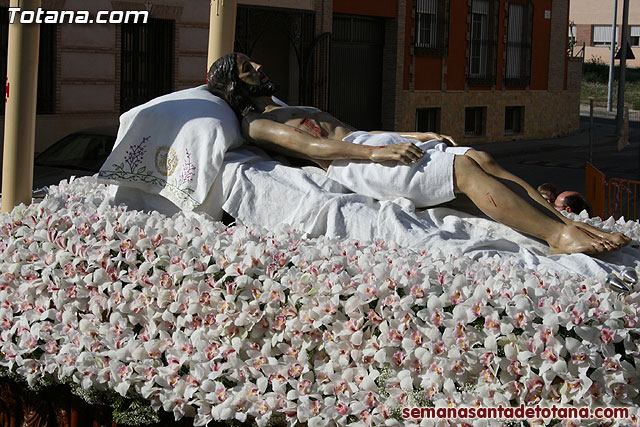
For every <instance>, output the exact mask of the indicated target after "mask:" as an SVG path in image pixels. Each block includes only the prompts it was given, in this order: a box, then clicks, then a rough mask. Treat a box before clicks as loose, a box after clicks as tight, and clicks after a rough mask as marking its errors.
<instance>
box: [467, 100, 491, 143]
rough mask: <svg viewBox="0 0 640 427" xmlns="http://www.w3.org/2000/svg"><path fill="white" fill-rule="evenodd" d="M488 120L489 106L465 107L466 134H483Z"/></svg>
mask: <svg viewBox="0 0 640 427" xmlns="http://www.w3.org/2000/svg"><path fill="white" fill-rule="evenodd" d="M486 122H487V107H467V108H465V109H464V135H465V136H483V135H484V133H485V129H486Z"/></svg>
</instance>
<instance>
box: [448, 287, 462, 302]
mask: <svg viewBox="0 0 640 427" xmlns="http://www.w3.org/2000/svg"><path fill="white" fill-rule="evenodd" d="M462 297H463V295H462V292H460V290H459V289H456V290H455V291H453V292H452V293H451V294H450V295H449V300H450V301H451V303H452V304H460V301H462Z"/></svg>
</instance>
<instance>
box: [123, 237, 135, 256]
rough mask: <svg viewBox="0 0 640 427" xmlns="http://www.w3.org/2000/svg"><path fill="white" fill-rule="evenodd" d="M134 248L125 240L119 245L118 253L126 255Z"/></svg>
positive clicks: (130, 242)
mask: <svg viewBox="0 0 640 427" xmlns="http://www.w3.org/2000/svg"><path fill="white" fill-rule="evenodd" d="M134 247H135V245H134V244H133V242H132V241H131V239H127V240H125V241H124V242H122V243H121V244H120V252H122V253H127V252H128V251H130V250H132V249H133V248H134Z"/></svg>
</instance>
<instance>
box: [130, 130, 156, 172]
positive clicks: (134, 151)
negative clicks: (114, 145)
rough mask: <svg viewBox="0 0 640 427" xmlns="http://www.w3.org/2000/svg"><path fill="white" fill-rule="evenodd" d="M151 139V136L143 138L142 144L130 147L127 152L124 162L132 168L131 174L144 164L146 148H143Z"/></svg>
mask: <svg viewBox="0 0 640 427" xmlns="http://www.w3.org/2000/svg"><path fill="white" fill-rule="evenodd" d="M149 138H151V136H147V137H146V138H142V141H140V144H138V145H132V146H130V147H129V149H128V150H127V151H126V152H125V158H124V161H125V162H126V163H127V164H128V165H129V167H130V168H131V172H134V171H135V170H136V169H137V168H138V166H140V163H141V162H142V158H143V157H144V153H145V148H146V147H144V146H143V144H144V143H145V142H147V141H148V140H149Z"/></svg>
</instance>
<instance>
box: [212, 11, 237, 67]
mask: <svg viewBox="0 0 640 427" xmlns="http://www.w3.org/2000/svg"><path fill="white" fill-rule="evenodd" d="M235 35H236V0H211V12H210V18H209V54H208V56H207V71H209V68H210V67H211V64H213V63H214V62H215V61H216V59H218V58H220V57H221V56H223V55H226V54H227V53H231V52H233V43H234V41H235Z"/></svg>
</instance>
